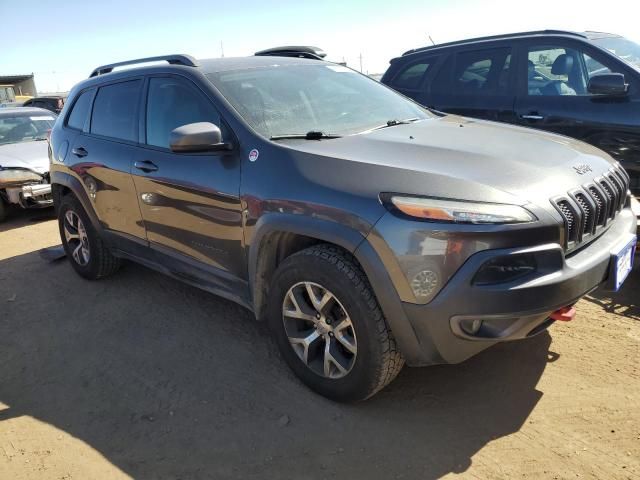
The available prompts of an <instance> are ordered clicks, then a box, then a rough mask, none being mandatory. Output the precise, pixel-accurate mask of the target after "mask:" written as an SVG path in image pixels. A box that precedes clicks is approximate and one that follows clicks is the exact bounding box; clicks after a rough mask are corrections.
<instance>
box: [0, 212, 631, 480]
mask: <svg viewBox="0 0 640 480" xmlns="http://www.w3.org/2000/svg"><path fill="white" fill-rule="evenodd" d="M58 243H59V238H58V232H57V224H56V223H55V221H53V220H51V219H50V217H48V216H47V215H46V214H35V213H24V212H18V213H16V214H14V215H13V216H12V218H11V219H10V220H9V221H8V222H7V223H5V224H2V225H0V479H2V480H8V479H12V480H13V479H15V480H20V479H60V480H62V479H103V478H104V479H106V478H108V479H119V478H130V477H133V478H142V479H147V478H150V479H153V478H163V479H164V478H167V479H184V480H186V479H199V478H212V479H227V478H249V479H250V478H255V479H266V478H278V479H287V478H292V479H316V478H344V479H427V480H428V479H435V478H441V477H444V478H473V479H494V478H495V479H507V478H509V479H510V478H531V479H537V478H550V479H575V478H598V479H607V480H609V479H631V478H640V293H639V292H640V291H639V288H640V271H639V269H638V268H636V270H635V271H634V272H633V273H632V276H631V278H630V279H629V280H628V281H627V282H628V283H627V284H626V285H625V288H624V289H623V291H622V292H621V293H620V294H617V295H614V296H613V297H611V296H609V295H607V294H602V293H601V294H596V295H595V296H593V297H590V298H587V299H585V300H583V301H581V302H580V303H579V305H578V316H577V318H576V319H575V320H574V321H573V322H570V323H568V324H556V325H554V326H552V327H551V329H550V330H549V332H548V333H545V334H542V335H540V336H538V337H535V338H533V339H529V340H525V341H519V342H515V343H509V344H503V345H499V346H497V347H494V348H492V349H489V350H488V351H486V352H484V353H482V354H480V355H479V356H477V357H475V358H473V359H471V360H469V361H467V362H465V363H463V364H461V365H454V366H438V367H431V368H423V369H409V368H405V370H404V371H403V372H402V373H401V374H400V376H399V378H398V379H397V380H396V381H395V382H394V383H392V384H391V385H390V386H389V387H388V388H387V389H385V390H384V391H382V392H381V393H380V394H378V395H377V396H376V397H374V398H373V399H371V400H369V401H367V402H364V403H361V404H357V405H340V404H335V403H332V402H330V401H328V400H325V399H323V398H321V397H319V396H317V395H315V394H313V393H311V392H310V391H309V390H307V389H306V388H305V387H304V386H303V385H301V384H300V383H299V382H298V381H297V380H296V378H294V376H293V375H292V374H291V373H290V372H289V370H288V369H287V367H286V365H285V364H284V363H283V361H282V360H281V359H280V357H279V355H278V353H277V351H276V349H275V347H274V345H273V344H272V343H271V342H270V340H269V338H268V332H267V330H266V328H265V326H264V325H262V324H260V323H258V322H255V321H253V320H252V317H251V315H250V314H249V313H248V312H246V311H245V310H243V309H242V308H241V307H238V306H236V305H235V304H233V303H230V302H228V301H225V300H222V299H219V298H216V297H214V296H212V295H210V294H208V293H205V292H202V291H200V290H197V289H195V288H192V287H189V286H186V285H183V284H181V283H179V282H177V281H174V280H172V279H170V278H167V277H164V276H162V275H160V274H157V273H154V272H152V271H150V270H147V269H145V268H143V267H140V266H137V265H133V264H129V265H126V267H125V268H124V269H123V270H122V271H121V272H119V273H118V274H117V275H116V276H114V277H112V278H109V279H107V280H103V281H100V282H88V281H85V280H83V279H81V278H80V277H78V276H77V275H75V274H74V272H73V271H72V269H71V267H70V266H69V264H68V263H67V261H66V260H62V261H59V262H55V263H49V262H46V261H44V260H43V259H41V258H40V256H39V254H38V250H39V249H40V248H43V247H47V246H51V245H56V244H58Z"/></svg>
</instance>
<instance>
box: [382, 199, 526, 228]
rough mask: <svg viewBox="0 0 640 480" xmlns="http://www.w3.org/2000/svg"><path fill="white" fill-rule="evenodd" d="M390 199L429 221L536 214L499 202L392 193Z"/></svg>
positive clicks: (518, 219)
mask: <svg viewBox="0 0 640 480" xmlns="http://www.w3.org/2000/svg"><path fill="white" fill-rule="evenodd" d="M389 201H390V202H391V204H392V205H393V207H395V208H396V209H398V210H399V211H400V212H402V213H404V214H405V215H409V216H410V217H415V218H421V219H424V220H428V221H431V222H447V223H473V224H483V223H525V222H533V221H534V220H537V218H536V217H535V216H534V215H533V214H532V213H531V212H529V211H528V210H525V209H524V208H522V207H519V206H517V205H505V204H501V203H473V202H465V201H459V200H442V199H436V198H421V197H405V196H401V195H393V196H391V197H390V198H389Z"/></svg>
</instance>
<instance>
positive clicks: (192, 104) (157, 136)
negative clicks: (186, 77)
mask: <svg viewBox="0 0 640 480" xmlns="http://www.w3.org/2000/svg"><path fill="white" fill-rule="evenodd" d="M146 119H147V121H146V125H147V145H153V146H155V147H163V148H169V136H170V134H171V131H172V130H174V129H176V128H178V127H181V126H183V125H187V124H190V123H197V122H210V123H213V124H214V125H217V126H219V127H220V126H221V125H220V114H219V113H218V112H217V110H216V109H215V108H214V106H213V105H212V104H211V101H210V100H209V99H208V98H207V97H205V96H204V95H203V94H202V93H200V92H198V91H197V90H196V89H195V87H192V86H191V85H189V84H187V83H186V82H185V81H183V80H180V79H177V78H172V77H161V78H151V79H150V80H149V93H148V95H147V117H146Z"/></svg>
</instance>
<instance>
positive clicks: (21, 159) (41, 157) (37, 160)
mask: <svg viewBox="0 0 640 480" xmlns="http://www.w3.org/2000/svg"><path fill="white" fill-rule="evenodd" d="M0 167H2V168H28V169H29V170H33V171H35V172H38V173H40V174H42V173H46V172H48V171H49V153H48V146H47V142H46V141H44V140H42V141H30V142H21V143H9V144H7V145H0Z"/></svg>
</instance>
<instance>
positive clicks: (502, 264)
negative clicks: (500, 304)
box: [473, 254, 538, 285]
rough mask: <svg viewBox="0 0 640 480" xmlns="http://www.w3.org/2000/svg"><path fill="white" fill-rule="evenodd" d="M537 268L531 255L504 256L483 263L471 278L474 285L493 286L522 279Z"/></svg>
mask: <svg viewBox="0 0 640 480" xmlns="http://www.w3.org/2000/svg"><path fill="white" fill-rule="evenodd" d="M537 268H538V264H537V262H536V259H535V257H534V256H533V255H531V254H522V255H504V256H502V257H496V258H492V259H491V260H489V261H488V262H485V263H484V264H483V265H482V267H480V269H479V270H478V272H477V273H476V274H475V276H474V277H473V283H474V284H475V285H495V284H497V283H506V282H512V281H514V280H518V279H520V278H523V277H525V276H527V275H529V274H531V273H533V272H535V271H536V270H537Z"/></svg>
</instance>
